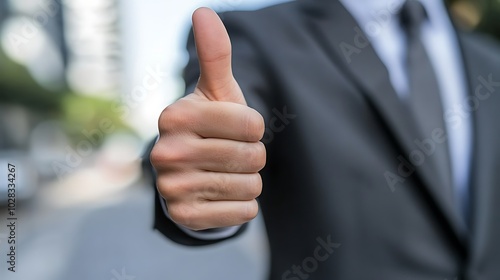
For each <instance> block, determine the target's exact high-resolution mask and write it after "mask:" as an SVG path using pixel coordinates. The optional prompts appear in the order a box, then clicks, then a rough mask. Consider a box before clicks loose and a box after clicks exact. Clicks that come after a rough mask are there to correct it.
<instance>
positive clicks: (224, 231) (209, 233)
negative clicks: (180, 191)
mask: <svg viewBox="0 0 500 280" xmlns="http://www.w3.org/2000/svg"><path fill="white" fill-rule="evenodd" d="M158 198H159V199H160V205H161V208H162V209H163V213H164V214H165V216H167V218H169V219H170V220H171V221H172V222H173V220H172V219H171V218H170V215H169V214H168V211H167V204H166V202H165V200H164V199H163V198H162V197H161V196H160V195H159V196H158ZM175 225H176V226H177V227H179V229H180V230H182V231H183V232H184V233H185V234H187V235H189V236H191V237H194V238H197V239H201V240H217V239H224V238H228V237H231V236H233V235H235V234H236V232H238V230H239V229H240V228H241V225H239V226H232V227H222V228H212V229H206V230H198V231H196V230H192V229H188V228H187V227H184V226H182V225H178V224H175Z"/></svg>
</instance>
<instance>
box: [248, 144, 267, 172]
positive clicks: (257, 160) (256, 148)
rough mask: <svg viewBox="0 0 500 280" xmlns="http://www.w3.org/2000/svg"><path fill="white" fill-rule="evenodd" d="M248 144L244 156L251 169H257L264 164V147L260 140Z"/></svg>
mask: <svg viewBox="0 0 500 280" xmlns="http://www.w3.org/2000/svg"><path fill="white" fill-rule="evenodd" d="M250 146H251V148H250V149H248V154H247V155H246V157H247V158H248V159H249V161H248V162H249V163H250V166H251V168H252V170H256V171H259V170H261V169H262V168H264V166H265V165H266V147H265V146H264V144H263V143H262V142H257V143H252V144H250Z"/></svg>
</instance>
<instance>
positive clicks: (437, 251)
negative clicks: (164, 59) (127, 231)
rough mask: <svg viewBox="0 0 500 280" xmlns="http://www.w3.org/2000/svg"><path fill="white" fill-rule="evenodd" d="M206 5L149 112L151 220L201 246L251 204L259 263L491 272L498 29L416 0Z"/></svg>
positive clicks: (352, 272) (372, 274)
mask: <svg viewBox="0 0 500 280" xmlns="http://www.w3.org/2000/svg"><path fill="white" fill-rule="evenodd" d="M222 18H223V21H224V25H225V28H224V25H223V24H222V22H221V21H220V20H219V18H218V17H217V15H216V14H214V13H213V12H212V11H210V10H208V9H199V10H197V11H196V12H195V13H194V15H193V27H194V32H193V34H192V35H193V36H191V37H190V40H189V42H188V50H189V54H190V61H189V63H188V65H187V67H186V70H185V80H186V84H187V91H186V92H187V93H190V94H188V95H186V96H185V97H184V98H182V99H180V100H179V101H177V102H176V103H174V104H172V105H170V106H169V107H167V108H166V109H165V111H164V112H163V113H162V115H161V117H160V119H159V130H160V137H159V139H158V141H157V143H156V144H155V146H154V148H153V150H152V152H151V162H152V164H153V166H154V168H155V169H156V171H157V181H156V182H157V188H158V191H159V194H160V195H161V197H160V195H157V203H156V219H155V227H156V228H157V229H159V230H160V231H161V232H162V233H164V234H165V235H166V236H167V237H169V238H170V239H172V240H174V241H176V242H178V243H181V244H186V245H204V244H213V243H216V242H219V241H221V240H224V239H227V238H231V237H234V236H237V235H238V234H239V233H241V232H242V231H243V230H244V228H245V226H244V225H245V223H246V222H248V221H250V220H251V219H252V218H254V217H255V216H256V215H257V213H258V206H259V205H260V208H261V209H262V214H263V217H264V220H265V224H266V229H267V234H268V238H269V242H270V249H271V262H272V264H271V271H270V277H269V279H293V280H296V279H336V280H343V279H355V280H358V279H386V280H387V279H389V280H391V279H394V280H400V279H470V280H473V279H491V280H494V279H500V266H499V264H500V242H499V241H497V237H498V236H500V217H499V216H498V214H497V213H499V211H500V203H499V202H500V188H498V184H499V183H500V172H498V170H499V167H500V157H499V156H500V147H499V145H498V144H497V143H500V126H498V125H496V123H495V122H496V120H497V119H498V116H499V110H500V97H499V95H500V48H499V47H498V45H495V43H493V42H491V41H490V40H488V39H485V38H483V37H480V36H478V35H474V34H465V33H455V30H454V28H453V26H452V25H451V22H450V19H449V18H448V15H447V13H446V10H445V7H444V4H443V3H441V2H439V1H431V0H428V1H420V2H419V1H413V0H410V1H406V2H404V1H391V2H389V1H347V0H345V1H335V0H310V1H295V2H290V3H286V4H280V5H276V6H273V7H269V8H266V9H262V10H259V11H254V12H229V13H225V14H223V15H222ZM226 29H227V32H228V34H229V36H228V35H227V33H226ZM229 38H231V43H232V49H231V43H230V39H229ZM231 51H232V52H231ZM247 104H248V105H249V106H250V107H247ZM252 108H253V109H252ZM263 143H264V144H265V145H263ZM266 150H267V151H266ZM264 165H265V168H263V167H264ZM262 168H263V169H262ZM261 169H262V170H261ZM259 171H260V173H259ZM261 178H262V180H261ZM261 191H262V194H261ZM259 194H260V196H259ZM257 197H259V198H258V202H259V205H258V204H257V201H256V198H257ZM221 265H222V264H221Z"/></svg>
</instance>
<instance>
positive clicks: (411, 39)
mask: <svg viewBox="0 0 500 280" xmlns="http://www.w3.org/2000/svg"><path fill="white" fill-rule="evenodd" d="M400 17H401V18H400V19H401V24H402V26H403V29H404V30H405V32H406V35H407V58H406V59H407V61H406V63H407V65H406V66H407V71H408V82H409V91H410V92H409V93H410V95H409V99H408V105H409V107H410V108H409V109H410V110H409V111H410V114H412V117H413V119H414V120H415V124H416V127H417V129H418V130H419V134H418V137H419V140H423V139H431V138H432V133H433V131H434V130H435V129H441V130H443V131H444V132H445V133H446V127H445V123H444V119H443V118H444V117H443V106H442V103H441V98H440V91H439V85H438V82H437V78H436V74H435V72H434V68H433V66H432V64H431V61H430V59H429V57H428V55H427V52H426V50H425V47H424V45H423V43H422V39H421V27H422V24H423V23H424V22H425V21H427V20H428V17H427V13H426V10H425V8H424V6H423V5H422V4H421V3H420V2H419V1H416V0H407V1H406V2H405V4H404V5H403V7H402V9H401V13H400ZM435 146H436V147H435V151H434V152H433V153H432V154H430V155H429V156H428V159H427V160H428V161H431V160H432V161H434V162H435V163H436V168H437V169H438V170H437V171H438V173H439V176H440V180H441V183H442V184H443V188H448V191H450V192H449V194H450V195H452V193H451V191H452V189H451V185H452V183H451V166H450V159H449V152H448V145H447V142H445V143H441V144H438V143H436V144H435ZM427 160H426V161H427ZM424 164H427V163H424Z"/></svg>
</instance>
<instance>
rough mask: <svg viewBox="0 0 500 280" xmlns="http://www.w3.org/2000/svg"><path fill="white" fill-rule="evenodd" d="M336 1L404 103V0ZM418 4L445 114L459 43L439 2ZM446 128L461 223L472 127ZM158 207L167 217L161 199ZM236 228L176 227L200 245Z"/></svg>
mask: <svg viewBox="0 0 500 280" xmlns="http://www.w3.org/2000/svg"><path fill="white" fill-rule="evenodd" d="M332 1H333V0H332ZM340 2H341V3H342V4H343V5H344V6H345V8H346V9H347V10H348V11H349V12H350V13H351V14H352V16H353V17H354V19H355V20H356V21H357V22H358V24H359V26H360V28H361V29H362V30H363V31H364V33H365V34H366V35H367V37H368V39H369V40H370V43H371V44H372V46H373V48H374V49H375V52H376V53H377V55H378V56H379V58H380V59H381V60H382V62H383V63H384V65H385V66H386V67H387V70H388V71H389V76H390V80H391V83H392V85H393V87H394V89H395V90H396V92H397V93H398V95H399V96H400V98H401V101H402V102H405V101H406V99H407V97H408V94H409V92H408V90H409V86H408V77H407V71H406V68H405V58H406V53H405V51H406V40H405V33H404V31H403V29H402V28H401V26H400V24H399V20H398V12H399V9H400V8H401V6H402V4H403V3H404V2H405V0H350V1H349V0H340ZM420 2H421V3H422V4H423V5H424V6H425V8H426V10H427V14H428V16H429V20H428V21H426V22H425V23H424V25H423V26H422V40H423V44H424V46H425V47H426V50H427V52H428V55H429V58H430V60H431V63H432V65H433V67H434V70H435V73H436V75H437V80H438V84H439V87H440V91H441V103H442V104H443V107H444V108H443V111H444V112H445V115H446V113H448V112H451V111H453V110H455V109H456V108H457V107H458V106H462V104H464V103H465V102H466V101H467V99H466V97H467V95H466V84H465V81H464V77H465V75H464V68H463V64H462V60H461V56H460V49H459V45H458V40H457V38H456V34H455V31H454V28H453V26H452V24H451V22H450V19H449V17H448V13H447V11H446V7H445V6H444V3H443V1H439V0H438V1H436V0H420ZM445 124H446V131H447V135H448V142H447V144H448V146H449V150H450V153H449V154H450V157H451V158H450V162H451V170H452V179H453V185H454V188H455V194H456V201H457V209H460V211H461V214H462V215H463V217H464V218H465V216H466V215H467V213H468V199H469V194H468V193H469V190H468V182H469V174H470V172H469V170H470V160H471V147H472V123H471V120H470V119H464V120H462V121H461V122H460V123H459V125H456V123H455V124H452V123H451V122H448V121H447V119H446V118H445ZM161 203H162V205H163V210H164V212H165V214H166V215H167V216H168V212H167V210H166V207H165V202H164V201H163V199H162V201H161ZM239 227H240V226H234V227H228V228H218V229H212V230H207V231H192V230H189V229H187V228H184V227H182V226H180V228H181V229H182V230H183V231H184V232H185V233H186V234H188V235H190V236H192V237H195V238H199V239H205V240H207V239H208V240H210V239H220V238H226V237H229V236H231V235H233V234H235V233H236V232H237V231H238V229H239Z"/></svg>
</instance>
